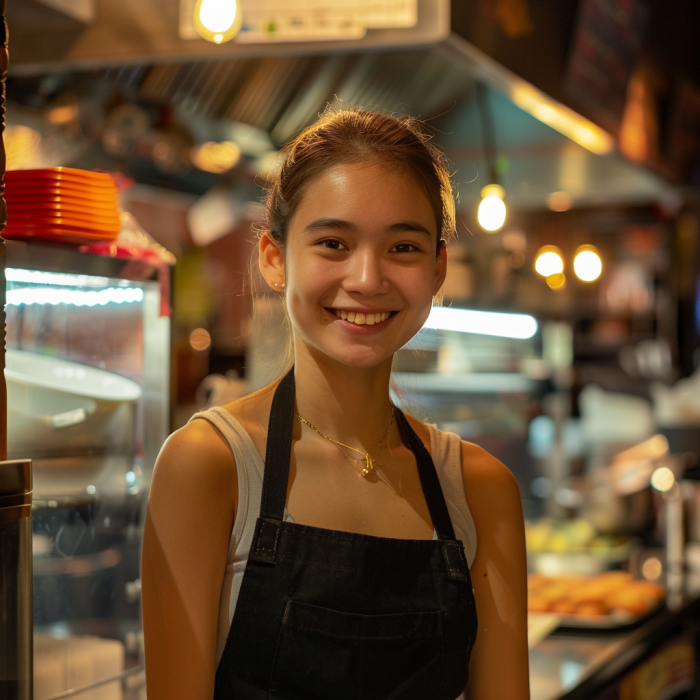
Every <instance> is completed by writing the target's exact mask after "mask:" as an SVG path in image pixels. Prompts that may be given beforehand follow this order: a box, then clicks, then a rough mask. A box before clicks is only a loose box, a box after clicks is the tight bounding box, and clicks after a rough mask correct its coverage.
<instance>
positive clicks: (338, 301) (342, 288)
mask: <svg viewBox="0 0 700 700" xmlns="http://www.w3.org/2000/svg"><path fill="white" fill-rule="evenodd" d="M436 247H437V224H436V219H435V213H434V212H433V209H432V207H431V206H430V202H429V201H428V197H427V195H426V194H425V192H424V190H423V188H422V186H421V185H420V184H419V183H418V182H417V181H416V179H415V178H414V177H413V176H412V175H411V174H410V173H409V171H408V170H406V169H403V168H396V167H394V168H392V167H387V166H386V165H383V164H381V163H378V162H369V163H350V164H346V165H338V166H335V167H333V168H330V169H328V170H326V171H324V172H323V173H322V174H320V175H319V176H318V177H316V178H315V179H314V180H312V181H311V182H310V183H309V184H308V186H307V189H306V192H305V193H304V196H303V198H302V201H301V202H300V204H299V206H298V208H297V210H296V212H295V213H294V216H293V217H292V219H291V221H290V223H289V230H288V232H287V243H286V247H285V251H284V277H285V283H286V285H285V288H286V299H287V309H288V312H289V316H290V318H291V322H292V326H293V328H294V332H295V335H296V342H297V343H299V342H302V343H304V344H306V345H307V346H308V347H309V350H311V351H313V350H314V349H315V350H316V351H320V352H321V353H323V354H325V355H327V356H328V357H330V358H333V359H335V360H336V361H338V362H340V363H342V364H344V365H347V366H352V367H374V366H376V365H378V364H380V363H381V362H383V361H385V360H386V359H387V358H390V357H391V356H392V355H393V353H394V352H396V350H398V349H399V348H400V347H401V346H402V345H404V343H406V342H407V341H408V340H409V339H410V338H411V337H413V336H414V335H415V334H416V333H417V332H418V331H419V330H420V328H421V327H422V326H423V323H424V322H425V320H426V318H427V317H428V314H429V313H430V308H431V306H432V299H433V296H434V295H435V294H436V293H437V291H438V290H439V289H440V287H441V285H442V283H443V281H444V278H445V267H446V256H445V251H444V246H443V247H441V251H440V254H439V255H438V256H437V257H436V253H435V251H436Z"/></svg>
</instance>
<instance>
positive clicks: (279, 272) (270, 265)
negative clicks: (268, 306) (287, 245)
mask: <svg viewBox="0 0 700 700" xmlns="http://www.w3.org/2000/svg"><path fill="white" fill-rule="evenodd" d="M258 265H259V266H260V272H261V273H262V276H263V277H264V278H265V281H266V282H267V283H268V284H269V285H270V287H272V289H276V290H277V291H280V290H281V288H282V284H283V282H284V256H283V255H282V250H281V249H280V248H279V246H278V244H277V243H276V242H275V241H274V240H272V237H271V236H270V234H269V233H263V234H262V235H261V236H260V240H259V241H258ZM275 284H276V285H277V286H276V287H275Z"/></svg>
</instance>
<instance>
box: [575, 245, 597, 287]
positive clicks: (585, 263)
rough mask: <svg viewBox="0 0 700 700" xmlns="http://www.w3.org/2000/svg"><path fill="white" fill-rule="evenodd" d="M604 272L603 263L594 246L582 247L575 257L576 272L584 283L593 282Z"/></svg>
mask: <svg viewBox="0 0 700 700" xmlns="http://www.w3.org/2000/svg"><path fill="white" fill-rule="evenodd" d="M602 271H603V261H602V260H601V259H600V255H599V253H598V251H597V250H596V249H595V248H594V247H593V246H592V245H582V246H581V247H580V248H579V249H578V250H577V251H576V255H575V256H574V272H575V273H576V277H578V278H579V279H580V280H582V281H583V282H593V281H595V280H597V279H598V278H599V277H600V273H601V272H602Z"/></svg>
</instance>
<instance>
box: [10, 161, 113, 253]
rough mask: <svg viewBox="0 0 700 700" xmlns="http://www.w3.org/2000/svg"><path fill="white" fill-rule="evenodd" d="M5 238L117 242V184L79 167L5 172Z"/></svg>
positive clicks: (99, 174)
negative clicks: (77, 168) (78, 168)
mask: <svg viewBox="0 0 700 700" xmlns="http://www.w3.org/2000/svg"><path fill="white" fill-rule="evenodd" d="M5 200H6V202H7V228H6V229H5V231H4V232H3V234H2V235H3V236H4V237H5V238H24V239H26V238H40V239H43V240H50V241H57V242H64V243H78V244H82V243H92V242H94V241H113V240H115V239H116V238H117V236H118V235H119V231H120V230H121V225H120V223H119V207H118V205H117V188H116V185H115V184H114V180H113V179H112V178H111V177H110V176H109V175H105V174H103V173H93V172H90V171H87V170H76V169H75V168H40V169H37V170H10V171H8V172H7V173H5Z"/></svg>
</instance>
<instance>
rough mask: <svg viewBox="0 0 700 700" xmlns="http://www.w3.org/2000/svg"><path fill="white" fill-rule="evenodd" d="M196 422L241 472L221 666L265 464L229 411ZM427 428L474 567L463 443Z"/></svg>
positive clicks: (224, 594) (223, 606)
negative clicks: (213, 434) (208, 429)
mask: <svg viewBox="0 0 700 700" xmlns="http://www.w3.org/2000/svg"><path fill="white" fill-rule="evenodd" d="M197 418H203V419H205V420H208V421H209V422H210V423H212V425H214V426H215V427H216V428H217V429H218V431H219V432H220V433H221V434H222V435H223V436H224V437H225V438H226V440H227V442H228V444H229V445H230V447H231V451H232V452H233V456H234V459H235V460H236V471H237V472H238V508H237V510H236V520H235V522H234V525H233V531H232V532H231V541H230V543H229V548H228V557H227V560H226V573H225V574H224V582H223V587H222V589H221V600H220V603H219V622H218V634H217V645H216V663H217V666H218V664H219V660H220V659H221V655H222V654H223V653H224V646H225V645H226V638H227V637H228V633H229V629H230V627H231V620H233V613H234V612H235V611H236V601H237V600H238V592H239V591H240V588H241V581H242V580H243V573H244V571H245V567H246V563H247V562H248V554H249V552H250V545H251V542H252V539H253V531H254V530H255V522H256V520H257V518H258V515H259V514H260V501H261V499H262V483H263V470H264V466H265V464H264V462H263V459H262V457H261V456H260V453H259V452H258V451H257V449H256V447H255V445H254V443H253V441H252V439H251V437H250V435H249V434H248V432H247V431H246V430H245V429H244V428H243V426H242V425H241V424H240V423H239V422H238V421H237V420H236V419H235V418H234V417H233V416H232V415H231V414H230V413H229V412H228V411H227V410H226V409H224V408H221V407H220V406H215V407H214V408H210V409H208V410H206V411H201V412H199V413H195V414H194V416H192V418H190V420H195V419H197ZM425 426H426V427H427V428H428V431H429V432H430V445H429V446H428V447H429V450H430V454H431V456H432V458H433V462H434V464H435V469H436V470H437V473H438V477H439V478H440V485H441V486H442V493H443V494H444V496H445V501H446V503H447V510H448V512H449V514H450V519H451V520H452V526H453V527H454V530H455V536H456V537H457V539H458V540H461V541H462V543H463V544H464V551H465V554H466V556H467V562H468V563H469V566H470V567H471V565H472V562H473V561H474V556H475V554H476V527H475V526H474V520H473V518H472V515H471V513H470V512H469V506H468V505H467V500H466V498H465V497H464V481H463V478H462V441H461V439H460V437H459V436H458V435H455V434H454V433H443V432H442V431H441V430H438V428H437V427H436V426H434V425H431V424H429V423H425ZM284 519H285V520H286V521H288V522H294V519H293V518H292V516H291V515H290V514H289V512H288V511H287V509H286V508H285V510H284ZM433 536H435V535H433Z"/></svg>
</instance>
